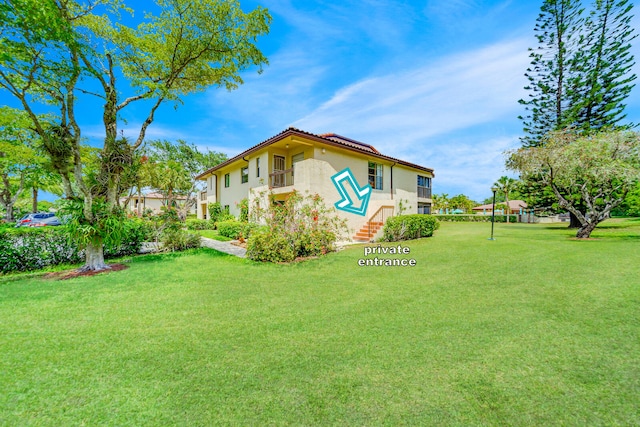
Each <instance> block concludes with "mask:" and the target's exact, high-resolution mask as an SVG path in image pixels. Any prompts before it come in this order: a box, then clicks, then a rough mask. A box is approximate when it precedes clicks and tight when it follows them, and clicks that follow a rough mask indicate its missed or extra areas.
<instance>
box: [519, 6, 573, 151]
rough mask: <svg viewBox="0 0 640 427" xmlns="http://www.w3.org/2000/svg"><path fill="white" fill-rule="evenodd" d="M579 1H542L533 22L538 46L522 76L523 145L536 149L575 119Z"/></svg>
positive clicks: (531, 54)
mask: <svg viewBox="0 0 640 427" xmlns="http://www.w3.org/2000/svg"><path fill="white" fill-rule="evenodd" d="M582 12H583V9H582V8H581V6H580V1H579V0H545V1H544V2H543V4H542V7H541V8H540V14H539V16H538V19H537V20H536V26H535V32H536V38H537V39H538V47H537V48H535V49H533V48H530V49H529V51H530V52H531V53H530V55H529V56H530V58H531V67H530V68H528V69H527V72H526V73H525V76H526V77H527V79H528V80H529V85H528V86H527V87H525V89H526V90H528V91H529V92H530V94H529V99H528V100H523V99H521V100H520V101H519V102H520V104H522V105H524V106H525V108H526V111H527V115H526V116H520V119H521V120H522V121H523V125H524V132H525V136H524V137H523V138H522V143H523V145H525V146H537V145H539V144H540V143H541V141H542V137H543V136H544V135H545V134H547V133H548V132H550V131H553V130H560V129H564V128H566V127H568V126H570V125H572V124H573V123H574V122H575V120H576V117H575V109H574V108H572V105H571V104H572V100H573V99H574V98H575V91H576V90H577V86H578V85H579V84H578V80H577V78H578V76H577V75H576V73H575V69H576V59H577V50H578V43H577V42H578V41H579V28H580V26H581V24H582V23H583V21H584V20H583V18H582V16H581V15H582Z"/></svg>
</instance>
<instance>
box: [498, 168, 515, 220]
mask: <svg viewBox="0 0 640 427" xmlns="http://www.w3.org/2000/svg"><path fill="white" fill-rule="evenodd" d="M517 182H518V181H516V180H515V179H513V178H509V177H508V176H501V177H500V179H498V180H497V181H496V183H495V184H493V185H494V186H495V187H496V188H498V191H500V192H502V193H504V200H505V203H506V205H507V209H506V214H507V223H508V222H509V214H510V213H511V208H510V207H509V193H510V192H512V191H513V190H514V189H515V186H516V184H517Z"/></svg>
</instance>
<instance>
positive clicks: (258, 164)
mask: <svg viewBox="0 0 640 427" xmlns="http://www.w3.org/2000/svg"><path fill="white" fill-rule="evenodd" d="M256 177H258V178H260V157H258V158H257V159H256Z"/></svg>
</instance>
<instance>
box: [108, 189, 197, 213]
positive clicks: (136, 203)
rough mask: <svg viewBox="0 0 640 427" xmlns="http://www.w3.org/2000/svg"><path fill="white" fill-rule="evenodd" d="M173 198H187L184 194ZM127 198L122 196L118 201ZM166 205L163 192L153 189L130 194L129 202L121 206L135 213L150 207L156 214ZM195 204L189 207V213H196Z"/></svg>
mask: <svg viewBox="0 0 640 427" xmlns="http://www.w3.org/2000/svg"><path fill="white" fill-rule="evenodd" d="M174 199H175V200H177V201H179V202H184V201H185V200H187V198H186V197H185V196H174ZM126 200H127V199H126V198H122V199H120V201H121V202H122V203H124V202H125V201H126ZM166 205H167V199H166V197H165V196H164V194H162V193H160V192H157V191H154V192H150V193H145V194H143V195H140V196H138V195H137V194H135V195H133V196H131V198H130V199H129V202H128V203H127V205H126V206H123V207H124V208H125V209H126V210H128V211H130V212H134V213H135V214H136V215H138V216H140V215H142V214H143V213H144V212H145V211H146V210H148V209H150V210H151V211H152V212H153V213H154V214H158V213H160V212H162V207H163V206H166ZM195 210H196V204H195V203H194V204H193V206H192V207H191V209H189V213H190V214H195V213H196V211H195Z"/></svg>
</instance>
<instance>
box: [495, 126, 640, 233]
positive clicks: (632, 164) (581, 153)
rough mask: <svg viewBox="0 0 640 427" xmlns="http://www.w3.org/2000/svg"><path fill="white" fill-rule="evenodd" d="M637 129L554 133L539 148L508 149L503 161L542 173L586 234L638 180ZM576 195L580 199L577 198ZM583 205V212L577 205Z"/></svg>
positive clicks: (521, 169)
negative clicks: (585, 133)
mask: <svg viewBox="0 0 640 427" xmlns="http://www.w3.org/2000/svg"><path fill="white" fill-rule="evenodd" d="M639 152H640V134H639V133H635V132H629V131H626V132H625V131H617V132H599V133H594V134H591V135H587V136H585V135H580V134H578V133H577V132H570V131H564V132H552V133H550V134H549V135H548V136H547V137H546V141H545V143H544V144H543V145H541V146H539V147H529V148H520V149H518V150H512V151H511V152H509V158H508V160H507V166H508V167H509V168H510V169H512V170H515V171H518V172H520V174H521V175H522V176H523V177H524V178H527V177H528V176H530V175H536V176H538V177H540V179H541V180H542V182H543V183H544V184H546V185H548V186H549V187H550V188H551V189H552V191H553V193H554V194H555V196H556V197H557V199H558V203H559V205H560V206H561V207H562V208H564V209H567V210H568V211H569V212H571V213H573V214H574V215H575V216H576V217H577V218H578V221H580V228H579V229H578V232H577V233H576V237H578V238H588V237H589V236H590V235H591V232H592V231H593V230H594V229H595V228H596V226H597V225H598V224H599V223H600V222H602V221H604V220H605V219H607V218H608V217H609V215H610V214H611V211H612V210H613V209H614V208H615V207H617V206H619V205H620V204H621V203H623V202H624V200H625V198H626V196H627V193H628V192H629V191H630V190H632V189H633V188H635V186H636V185H637V183H638V181H639V180H640V156H639V155H638V153H639ZM576 195H579V196H580V197H579V198H576ZM582 205H584V206H585V207H586V212H583V211H582V210H581V209H580V207H581V206H582Z"/></svg>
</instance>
